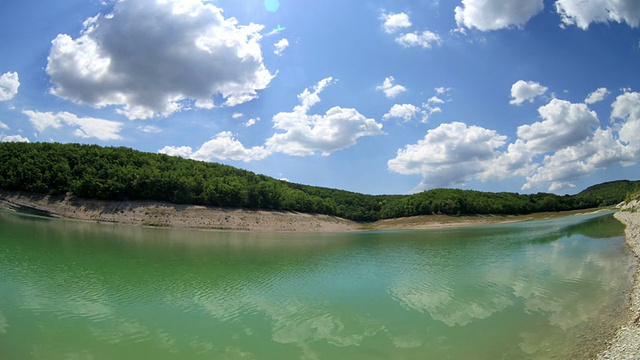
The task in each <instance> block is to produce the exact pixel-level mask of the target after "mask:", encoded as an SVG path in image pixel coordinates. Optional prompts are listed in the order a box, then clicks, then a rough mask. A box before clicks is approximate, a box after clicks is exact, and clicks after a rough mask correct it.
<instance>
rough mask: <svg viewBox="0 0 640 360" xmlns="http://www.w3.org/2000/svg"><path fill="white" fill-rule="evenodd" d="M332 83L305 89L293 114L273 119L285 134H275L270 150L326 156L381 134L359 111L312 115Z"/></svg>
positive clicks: (337, 109)
mask: <svg viewBox="0 0 640 360" xmlns="http://www.w3.org/2000/svg"><path fill="white" fill-rule="evenodd" d="M332 83H334V81H333V79H332V78H326V79H323V80H321V81H320V82H318V84H317V85H316V86H315V87H314V88H313V92H311V91H310V90H309V89H305V90H304V91H303V92H302V93H301V94H300V95H298V99H299V100H300V105H297V106H296V107H295V108H294V109H293V111H292V112H281V113H278V114H276V115H275V116H274V117H273V124H274V125H273V127H274V128H276V129H279V130H284V131H285V132H284V133H276V134H274V135H273V136H272V137H271V138H269V139H268V140H267V142H266V147H267V149H268V150H269V151H271V152H282V153H285V154H288V155H295V156H306V155H313V154H315V153H317V152H319V153H321V154H322V155H324V156H327V155H329V154H331V153H332V152H333V151H336V150H340V149H344V148H346V147H349V146H352V145H355V144H356V141H357V139H358V138H360V137H363V136H370V135H377V134H381V133H382V131H381V129H382V125H381V124H379V123H377V122H376V121H375V120H374V119H369V118H366V117H365V116H364V115H362V114H360V113H359V112H358V111H357V110H356V109H345V108H342V107H339V106H335V107H332V108H331V109H329V110H327V112H326V113H325V114H324V115H309V114H308V112H309V110H310V108H311V107H312V106H313V105H315V104H317V103H318V102H320V97H319V96H318V95H319V93H320V92H322V91H323V90H324V89H325V88H326V87H327V86H329V85H330V84H332Z"/></svg>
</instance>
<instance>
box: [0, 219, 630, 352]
mask: <svg viewBox="0 0 640 360" xmlns="http://www.w3.org/2000/svg"><path fill="white" fill-rule="evenodd" d="M622 234H623V226H622V225H621V224H620V223H619V222H617V221H616V220H615V219H613V217H612V216H611V214H606V215H602V214H597V215H586V216H576V217H569V218H563V219H555V220H545V221H535V222H526V223H518V224H505V225H492V226H484V227H473V228H463V229H454V230H451V229H449V230H430V231H398V232H392V231H389V232H369V233H346V234H257V233H232V232H195V231H194V232H191V231H174V230H166V229H144V228H135V227H121V226H116V225H98V224H90V223H78V222H72V221H60V220H50V219H43V218H36V217H29V216H21V215H15V214H9V213H0V358H3V359H5V358H6V359H116V358H131V359H133V358H154V359H213V358H215V359H240V358H242V359H265V358H272V359H354V358H368V359H425V358H439V359H447V358H450V359H460V358H473V359H513V358H521V359H527V358H531V359H542V358H553V357H557V358H567V357H572V358H576V357H580V358H584V357H587V356H589V355H592V354H593V352H594V351H597V350H598V348H599V347H601V345H602V344H604V341H605V340H606V338H607V337H608V336H610V334H611V332H612V331H613V330H615V329H616V328H617V326H618V325H619V324H620V323H621V321H622V320H623V316H624V315H625V313H624V311H622V310H623V309H624V308H625V307H626V301H627V295H628V291H629V290H630V285H631V274H632V270H633V269H634V268H633V267H634V262H633V258H632V256H631V255H630V253H629V252H628V250H627V248H626V244H625V242H624V239H623V237H622Z"/></svg>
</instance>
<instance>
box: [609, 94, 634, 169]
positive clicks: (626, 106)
mask: <svg viewBox="0 0 640 360" xmlns="http://www.w3.org/2000/svg"><path fill="white" fill-rule="evenodd" d="M611 107H612V109H613V110H612V111H611V119H612V120H613V119H620V120H622V124H617V127H618V128H619V130H618V133H619V137H620V141H622V142H623V143H624V144H626V145H627V146H628V148H629V151H630V152H631V153H632V157H633V158H634V160H633V161H632V162H635V161H636V160H637V158H638V157H639V156H640V136H638V134H640V93H639V92H627V93H624V94H622V95H620V96H618V97H617V98H616V100H615V101H614V103H613V104H612V105H611Z"/></svg>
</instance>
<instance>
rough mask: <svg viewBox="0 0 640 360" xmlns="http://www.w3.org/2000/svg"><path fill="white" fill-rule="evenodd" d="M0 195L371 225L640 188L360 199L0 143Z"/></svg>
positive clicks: (571, 204) (118, 157) (244, 176)
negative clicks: (308, 216) (270, 213)
mask: <svg viewBox="0 0 640 360" xmlns="http://www.w3.org/2000/svg"><path fill="white" fill-rule="evenodd" d="M0 189H2V190H12V191H15V190H19V191H27V192H34V193H43V194H51V195H56V194H65V193H67V192H72V193H73V194H74V195H75V196H77V197H81V198H89V199H101V200H125V199H129V200H160V201H169V202H172V203H176V204H195V205H213V206H221V207H236V208H239V207H241V208H249V209H271V210H285V211H297V212H306V213H320V214H327V215H337V216H340V217H343V218H347V219H351V220H356V221H375V220H379V219H386V218H397V217H404V216H414V215H428V214H434V213H442V214H451V215H457V214H525V213H532V212H540V211H556V210H572V209H583V208H592V207H598V206H608V205H613V204H616V203H618V202H620V201H622V200H625V198H626V197H627V196H628V195H629V194H632V193H638V191H639V190H640V182H638V181H627V180H623V181H616V182H610V183H604V184H600V185H596V186H593V187H590V188H588V189H586V190H584V191H583V192H581V193H579V194H576V195H565V196H558V195H554V194H548V193H538V194H531V195H522V194H517V193H506V192H503V193H489V192H480V191H471V190H457V189H434V190H429V191H425V192H422V193H418V194H414V195H365V194H359V193H354V192H349V191H343V190H336V189H329V188H322V187H314V186H307V185H300V184H294V183H289V182H286V181H281V180H277V179H274V178H271V177H267V176H263V175H257V174H254V173H252V172H249V171H245V170H240V169H237V168H234V167H232V166H227V165H221V164H216V163H208V162H201V161H194V160H187V159H182V158H179V157H172V156H167V155H164V154H153V153H145V152H140V151H136V150H132V149H129V148H124V147H117V148H114V147H100V146H97V145H79V144H58V143H0Z"/></svg>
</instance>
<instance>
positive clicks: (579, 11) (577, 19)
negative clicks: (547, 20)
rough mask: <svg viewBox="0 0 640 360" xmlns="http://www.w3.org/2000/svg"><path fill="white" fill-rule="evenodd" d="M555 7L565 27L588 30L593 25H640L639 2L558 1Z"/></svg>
mask: <svg viewBox="0 0 640 360" xmlns="http://www.w3.org/2000/svg"><path fill="white" fill-rule="evenodd" d="M555 7H556V11H557V12H558V14H560V17H561V18H562V24H563V26H567V25H575V26H577V27H579V28H581V29H583V30H586V29H588V28H589V25H591V24H592V23H606V22H617V23H626V24H627V25H629V26H631V27H638V25H640V3H638V1H637V0H590V1H583V0H557V1H556V3H555Z"/></svg>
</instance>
